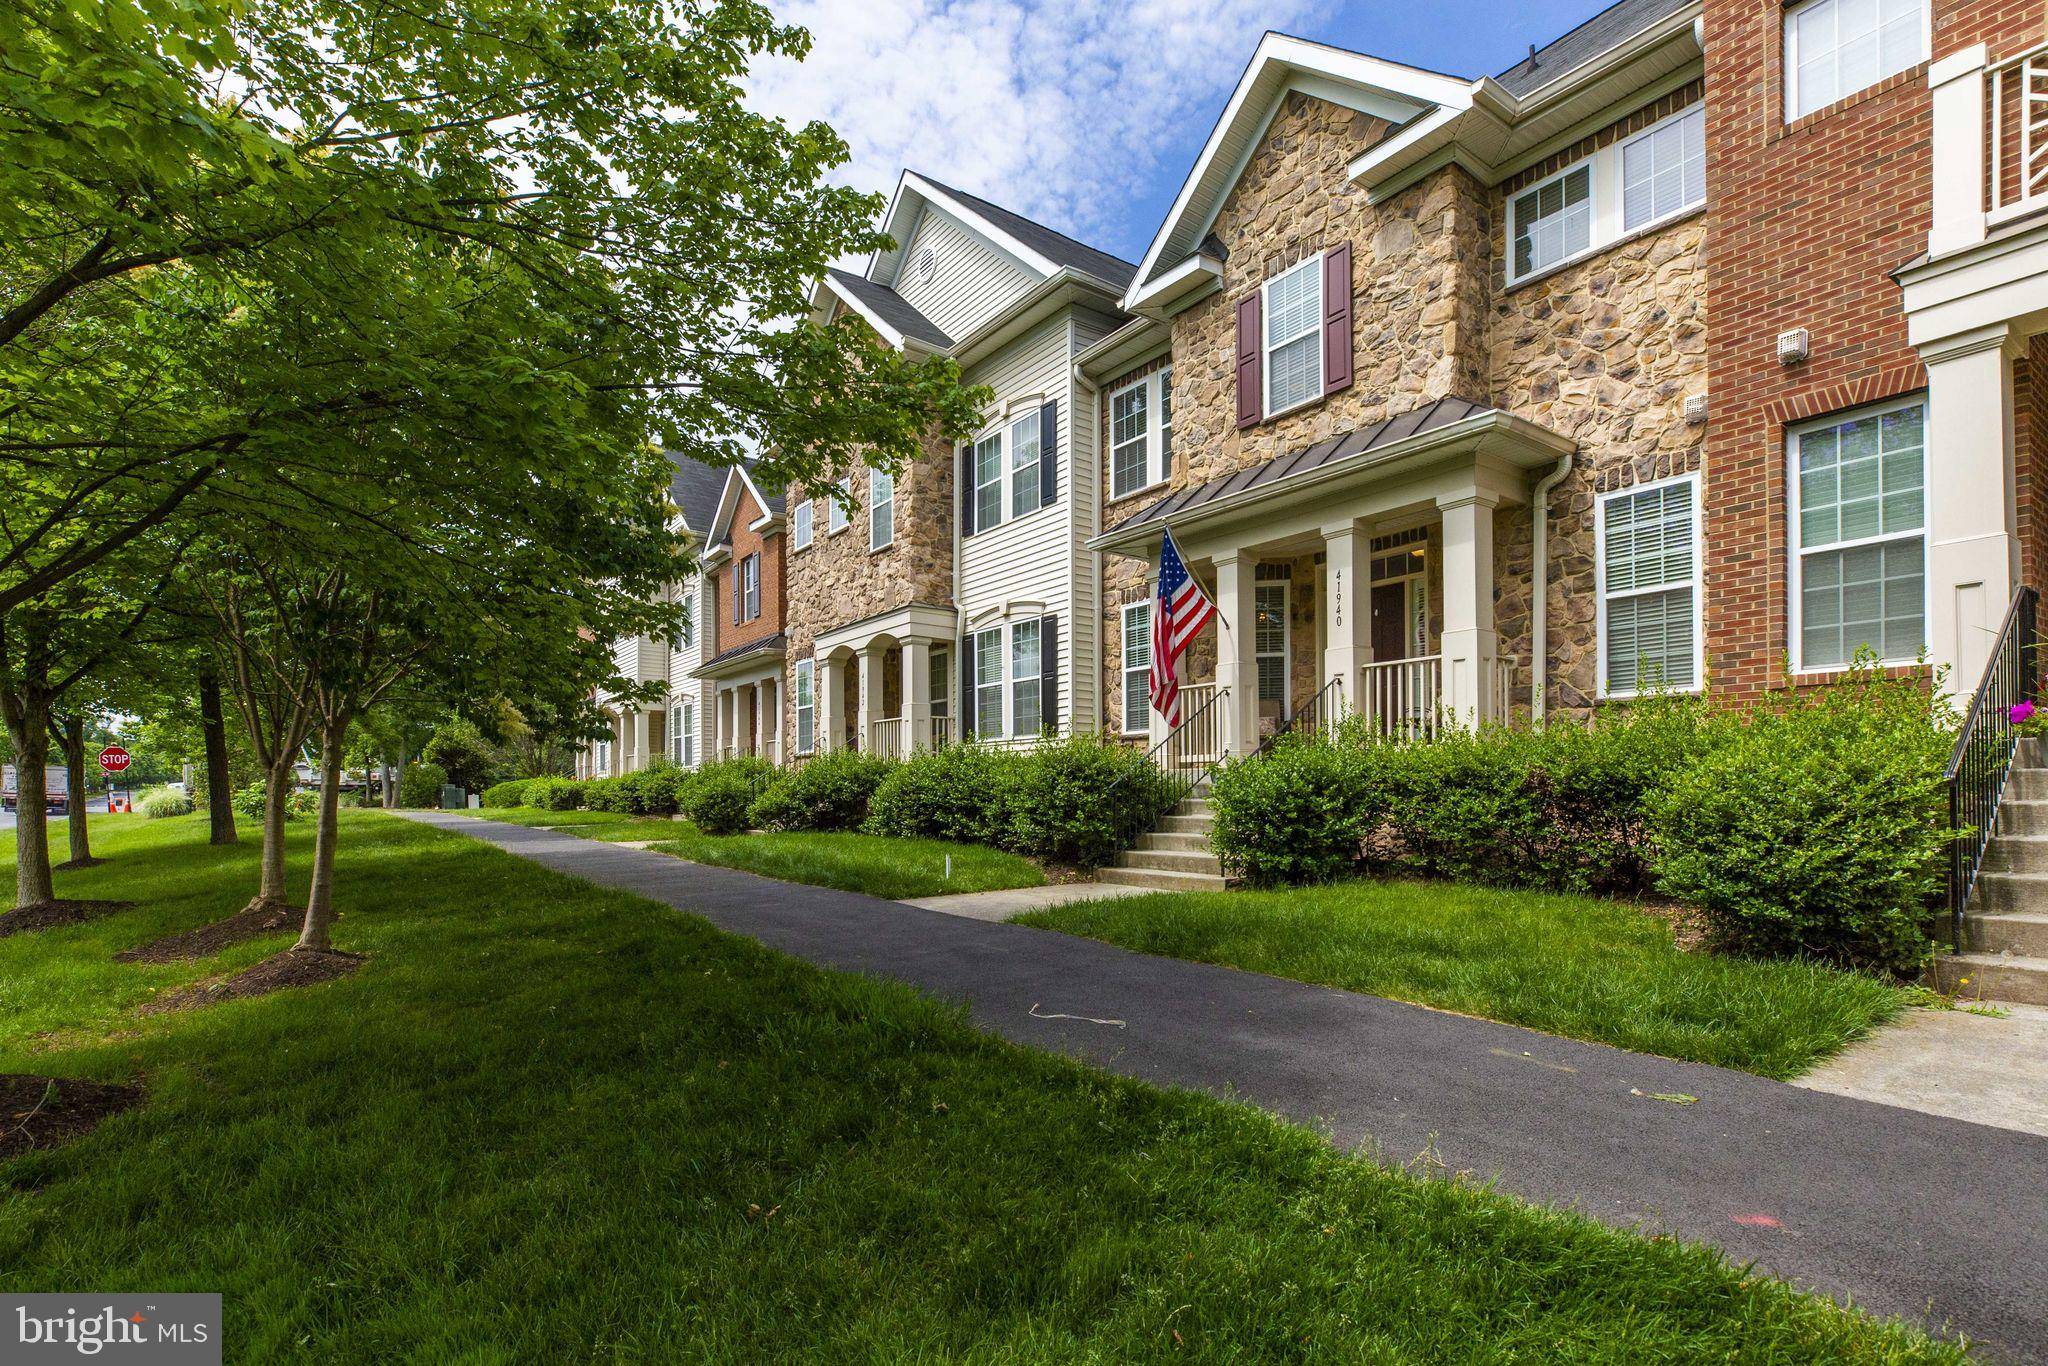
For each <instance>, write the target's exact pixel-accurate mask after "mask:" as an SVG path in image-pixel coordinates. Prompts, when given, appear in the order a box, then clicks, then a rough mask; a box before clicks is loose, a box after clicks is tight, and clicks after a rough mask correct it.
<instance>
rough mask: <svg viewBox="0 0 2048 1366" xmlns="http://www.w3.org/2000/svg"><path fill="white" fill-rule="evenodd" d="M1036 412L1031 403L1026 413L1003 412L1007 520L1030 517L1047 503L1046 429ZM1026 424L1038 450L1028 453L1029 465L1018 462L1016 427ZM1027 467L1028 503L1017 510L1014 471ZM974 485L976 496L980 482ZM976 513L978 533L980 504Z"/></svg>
mask: <svg viewBox="0 0 2048 1366" xmlns="http://www.w3.org/2000/svg"><path fill="white" fill-rule="evenodd" d="M1041 406H1042V400H1041ZM1005 411H1006V413H1007V412H1008V411H1009V410H1007V409H1006V410H1005ZM1038 414H1039V408H1037V407H1034V408H1032V409H1031V411H1029V412H1027V413H1023V414H1020V415H1016V416H1006V417H1005V418H1004V421H1003V454H1004V459H1003V488H1004V491H1005V494H1006V495H1007V496H1006V497H1005V498H1004V500H1003V501H1004V510H1005V512H1006V513H1007V514H1008V515H1007V516H1005V517H1004V518H1003V520H1004V521H1006V522H1014V521H1016V520H1017V519H1018V518H1020V517H1029V516H1030V515H1031V514H1032V513H1034V512H1037V511H1038V510H1039V509H1040V508H1043V507H1046V506H1048V504H1047V503H1046V502H1045V498H1044V490H1045V474H1044V464H1045V439H1044V437H1045V433H1044V432H1043V431H1042V430H1041V429H1040V418H1039V415H1038ZM1026 424H1029V426H1030V437H1031V445H1032V449H1033V450H1035V451H1036V452H1037V454H1035V455H1033V456H1032V457H1031V463H1030V465H1028V466H1022V465H1019V464H1018V463H1017V452H1018V451H1019V450H1020V449H1022V446H1021V444H1020V443H1019V442H1018V441H1017V440H1016V431H1017V429H1018V428H1019V427H1022V426H1025V425H1026ZM1027 468H1028V469H1029V470H1030V471H1031V506H1030V507H1028V508H1025V509H1023V510H1022V511H1019V510H1018V508H1017V473H1018V471H1019V470H1021V469H1027ZM975 478H976V479H977V480H979V478H980V471H979V470H977V471H975ZM974 488H975V493H976V495H977V496H978V495H979V494H980V492H981V485H980V484H979V483H978V482H977V483H976V484H975V486H974ZM975 516H976V521H975V523H974V530H975V533H976V534H977V535H978V534H980V532H981V522H980V520H979V518H980V508H979V506H977V507H976V509H975Z"/></svg>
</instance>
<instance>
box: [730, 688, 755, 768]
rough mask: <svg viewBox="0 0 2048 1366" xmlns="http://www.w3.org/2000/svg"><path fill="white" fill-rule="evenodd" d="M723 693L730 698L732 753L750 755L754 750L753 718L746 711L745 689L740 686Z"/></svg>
mask: <svg viewBox="0 0 2048 1366" xmlns="http://www.w3.org/2000/svg"><path fill="white" fill-rule="evenodd" d="M725 691H726V693H727V694H728V695H729V696H730V697H731V698H732V748H733V753H735V754H751V753H752V752H753V749H754V718H753V716H752V715H751V714H749V712H748V710H747V687H746V685H745V684H740V685H738V686H736V687H731V688H727V689H726V690H725Z"/></svg>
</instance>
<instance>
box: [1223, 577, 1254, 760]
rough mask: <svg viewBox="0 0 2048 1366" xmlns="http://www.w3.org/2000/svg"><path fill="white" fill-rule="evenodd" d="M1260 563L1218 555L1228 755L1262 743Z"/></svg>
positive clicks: (1249, 749) (1226, 746)
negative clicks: (1257, 583)
mask: <svg viewBox="0 0 2048 1366" xmlns="http://www.w3.org/2000/svg"><path fill="white" fill-rule="evenodd" d="M1257 578H1258V564H1257V561H1255V560H1254V559H1253V558H1252V557H1251V556H1249V555H1246V554H1244V553H1242V552H1241V551H1230V552H1227V553H1224V554H1221V555H1218V556H1217V557H1216V687H1217V688H1218V690H1221V689H1223V688H1228V689H1230V697H1229V699H1228V701H1226V702H1225V703H1224V705H1223V708H1222V711H1223V717H1222V721H1223V726H1222V729H1223V735H1222V740H1223V752H1224V753H1225V754H1249V753H1251V752H1252V751H1253V750H1254V749H1256V748H1258V744H1259V661H1258V645H1257V639H1258V633H1257V623H1258V608H1257V602H1256V599H1255V597H1254V584H1255V581H1256V580H1257Z"/></svg>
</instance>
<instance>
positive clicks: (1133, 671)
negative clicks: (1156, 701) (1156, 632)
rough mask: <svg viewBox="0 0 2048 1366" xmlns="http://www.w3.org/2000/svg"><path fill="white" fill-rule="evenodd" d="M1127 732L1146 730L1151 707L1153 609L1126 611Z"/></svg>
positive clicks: (1138, 607) (1146, 605)
mask: <svg viewBox="0 0 2048 1366" xmlns="http://www.w3.org/2000/svg"><path fill="white" fill-rule="evenodd" d="M1123 666H1124V667H1123V675H1124V729H1125V730H1127V731H1130V730H1144V729H1145V727H1146V722H1147V720H1148V711H1149V709H1150V706H1151V702H1150V698H1149V697H1148V693H1149V692H1150V690H1151V686H1152V606H1151V604H1150V603H1139V604H1137V605H1135V606H1132V607H1128V608H1125V609H1124V658H1123Z"/></svg>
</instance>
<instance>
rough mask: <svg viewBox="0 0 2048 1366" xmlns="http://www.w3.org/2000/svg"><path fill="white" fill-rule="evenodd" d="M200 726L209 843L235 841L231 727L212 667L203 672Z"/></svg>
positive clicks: (201, 678)
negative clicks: (223, 710)
mask: <svg viewBox="0 0 2048 1366" xmlns="http://www.w3.org/2000/svg"><path fill="white" fill-rule="evenodd" d="M199 729H200V730H201V731H202V732H203V733H204V734H205V736H206V819H207V824H208V825H210V826H211V827H212V835H211V838H210V839H209V841H208V842H209V843H212V844H233V843H235V808H234V804H233V802H232V800H231V799H232V798H233V796H234V794H233V793H232V792H230V791H228V784H229V783H231V782H233V781H234V779H233V778H231V777H230V776H229V775H228V728H227V722H226V720H225V719H224V718H223V717H222V715H221V710H220V678H219V677H218V676H217V675H215V674H214V673H213V672H212V670H207V671H204V672H202V673H201V674H200V675H199Z"/></svg>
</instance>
